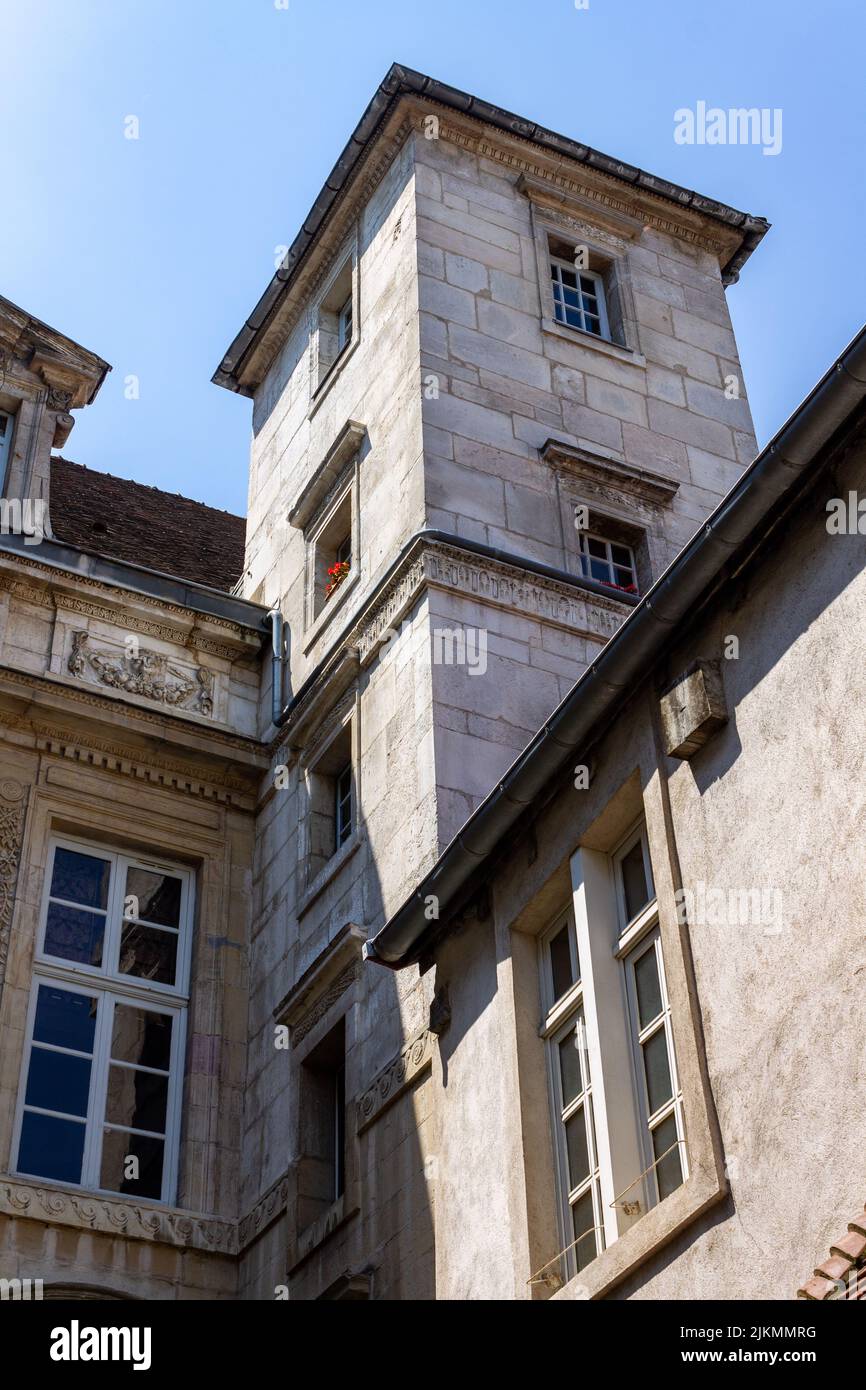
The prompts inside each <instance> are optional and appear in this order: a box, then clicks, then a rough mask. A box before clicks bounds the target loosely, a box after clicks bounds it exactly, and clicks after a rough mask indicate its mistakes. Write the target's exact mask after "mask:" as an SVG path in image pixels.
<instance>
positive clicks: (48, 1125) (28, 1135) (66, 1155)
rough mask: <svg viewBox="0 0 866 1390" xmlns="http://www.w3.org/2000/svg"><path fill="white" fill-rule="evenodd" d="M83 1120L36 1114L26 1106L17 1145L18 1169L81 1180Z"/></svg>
mask: <svg viewBox="0 0 866 1390" xmlns="http://www.w3.org/2000/svg"><path fill="white" fill-rule="evenodd" d="M84 1131H85V1126H84V1125H83V1124H78V1123H76V1121H75V1120H58V1119H56V1118H55V1117H54V1116H53V1115H34V1113H33V1112H32V1111H31V1110H25V1112H24V1120H23V1122H22V1125H21V1143H20V1144H19V1146H18V1170H19V1172H21V1173H32V1174H33V1175H34V1176H35V1177H40V1178H51V1179H53V1180H54V1182H80V1181H81V1161H82V1158H83V1156H84Z"/></svg>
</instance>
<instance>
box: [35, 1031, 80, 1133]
mask: <svg viewBox="0 0 866 1390" xmlns="http://www.w3.org/2000/svg"><path fill="white" fill-rule="evenodd" d="M89 1096H90V1062H89V1061H88V1060H87V1059H86V1058H84V1057H70V1056H69V1054H68V1053H67V1052H46V1050H45V1048H44V1047H34V1048H32V1049H31V1052H30V1068H29V1071H28V1076H27V1090H26V1092H25V1094H24V1104H25V1105H38V1106H39V1108H40V1109H41V1110H59V1111H60V1112H61V1114H63V1115H81V1116H82V1118H84V1117H86V1115H87V1102H88V1099H89Z"/></svg>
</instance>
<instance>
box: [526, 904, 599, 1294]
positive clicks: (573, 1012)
mask: <svg viewBox="0 0 866 1390" xmlns="http://www.w3.org/2000/svg"><path fill="white" fill-rule="evenodd" d="M563 927H566V928H567V930H568V944H569V950H570V954H571V968H572V977H573V981H574V982H573V984H572V985H571V987H570V988H569V989H567V990H566V992H565V993H564V994H563V995H561V996H560V997H559V998H556V997H555V989H554V984H553V967H552V962H551V956H550V944H551V942H552V941H553V939H554V938H555V937H557V936H558V935H559V932H560V931H561V929H562V928H563ZM539 944H540V954H541V981H542V1000H543V1005H544V1011H545V1016H544V1020H543V1022H542V1026H541V1036H542V1038H543V1039H544V1042H545V1047H546V1052H547V1077H548V1091H549V1101H550V1117H551V1125H552V1132H553V1135H554V1162H555V1165H556V1188H557V1192H558V1194H559V1203H558V1220H559V1229H560V1236H561V1240H562V1244H561V1249H562V1250H563V1252H564V1256H563V1258H564V1261H565V1267H566V1270H567V1271H568V1278H572V1277H573V1276H574V1275H576V1274H577V1273H578V1255H577V1246H578V1245H579V1244H580V1243H581V1242H582V1240H583V1239H584V1237H585V1236H586V1235H588V1234H589V1231H587V1232H581V1234H580V1236H579V1237H575V1234H574V1223H573V1216H572V1208H573V1206H575V1205H576V1204H577V1202H578V1201H580V1199H581V1198H582V1197H584V1196H586V1195H587V1193H589V1194H590V1195H591V1197H592V1209H593V1223H594V1234H595V1245H596V1255H599V1254H600V1253H601V1251H602V1250H603V1249H604V1246H605V1232H604V1219H603V1211H602V1195H601V1182H600V1167H599V1156H598V1146H597V1143H596V1120H595V1096H594V1091H593V1084H592V1075H591V1068H590V1065H589V1056H588V1048H587V1046H586V1022H585V1012H584V997H583V983H582V980H581V977H580V970H579V954H578V949H577V935H576V930H575V922H574V913H573V912H572V911H571V909H570V908H569V909H568V911H566V912H565V913H560V914H559V916H558V917H557V918H556V919H555V921H554V922H553V923H552V924H551V925H550V927H548V928H547V930H546V931H545V932H544V934H543V936H542V937H541V941H540V943H539ZM578 1032H579V1036H580V1040H581V1041H580V1043H578V1042H577V1041H576V1042H575V1046H576V1047H577V1049H578V1053H579V1056H580V1073H581V1090H580V1092H579V1094H578V1095H577V1096H576V1097H575V1098H574V1100H573V1101H571V1102H570V1103H569V1105H568V1106H566V1105H565V1103H564V1097H563V1094H562V1071H561V1065H560V1052H559V1049H560V1044H561V1043H562V1042H564V1041H565V1039H566V1038H567V1037H568V1036H569V1034H574V1035H575V1036H577V1035H578ZM581 1106H583V1107H584V1111H585V1113H586V1114H588V1115H590V1116H591V1119H590V1123H588V1124H587V1125H586V1144H587V1155H588V1160H589V1174H588V1176H587V1177H586V1178H585V1179H584V1180H583V1181H582V1182H581V1183H579V1184H578V1185H577V1187H575V1188H570V1186H569V1171H568V1144H567V1140H566V1133H565V1122H566V1120H568V1119H569V1118H570V1117H571V1116H572V1115H573V1114H574V1113H576V1111H577V1110H579V1109H580V1108H581Z"/></svg>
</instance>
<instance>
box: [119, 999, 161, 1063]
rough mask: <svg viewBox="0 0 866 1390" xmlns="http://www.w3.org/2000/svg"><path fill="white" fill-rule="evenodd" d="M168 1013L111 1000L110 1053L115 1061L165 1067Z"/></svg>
mask: <svg viewBox="0 0 866 1390" xmlns="http://www.w3.org/2000/svg"><path fill="white" fill-rule="evenodd" d="M171 1027H172V1016H171V1014H157V1013H153V1012H152V1011H151V1010H149V1009H135V1008H133V1007H132V1005H131V1004H115V1006H114V1023H113V1027H112V1038H111V1055H112V1057H113V1058H114V1060H115V1061H117V1062H133V1063H138V1065H139V1066H142V1067H157V1068H158V1069H161V1070H162V1071H168V1068H169V1061H170V1058H171Z"/></svg>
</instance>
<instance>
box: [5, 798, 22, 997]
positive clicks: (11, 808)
mask: <svg viewBox="0 0 866 1390" xmlns="http://www.w3.org/2000/svg"><path fill="white" fill-rule="evenodd" d="M26 810H27V789H26V788H25V787H24V786H23V785H22V783H21V782H18V781H15V780H14V778H11V777H7V778H5V779H4V780H3V781H0V993H2V990H3V981H4V979H5V977H6V959H7V956H8V954H9V937H10V934H11V931H12V913H13V910H14V907H15V888H16V885H17V883H18V869H19V865H20V862H21V846H22V841H23V838H24V816H25V813H26Z"/></svg>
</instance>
